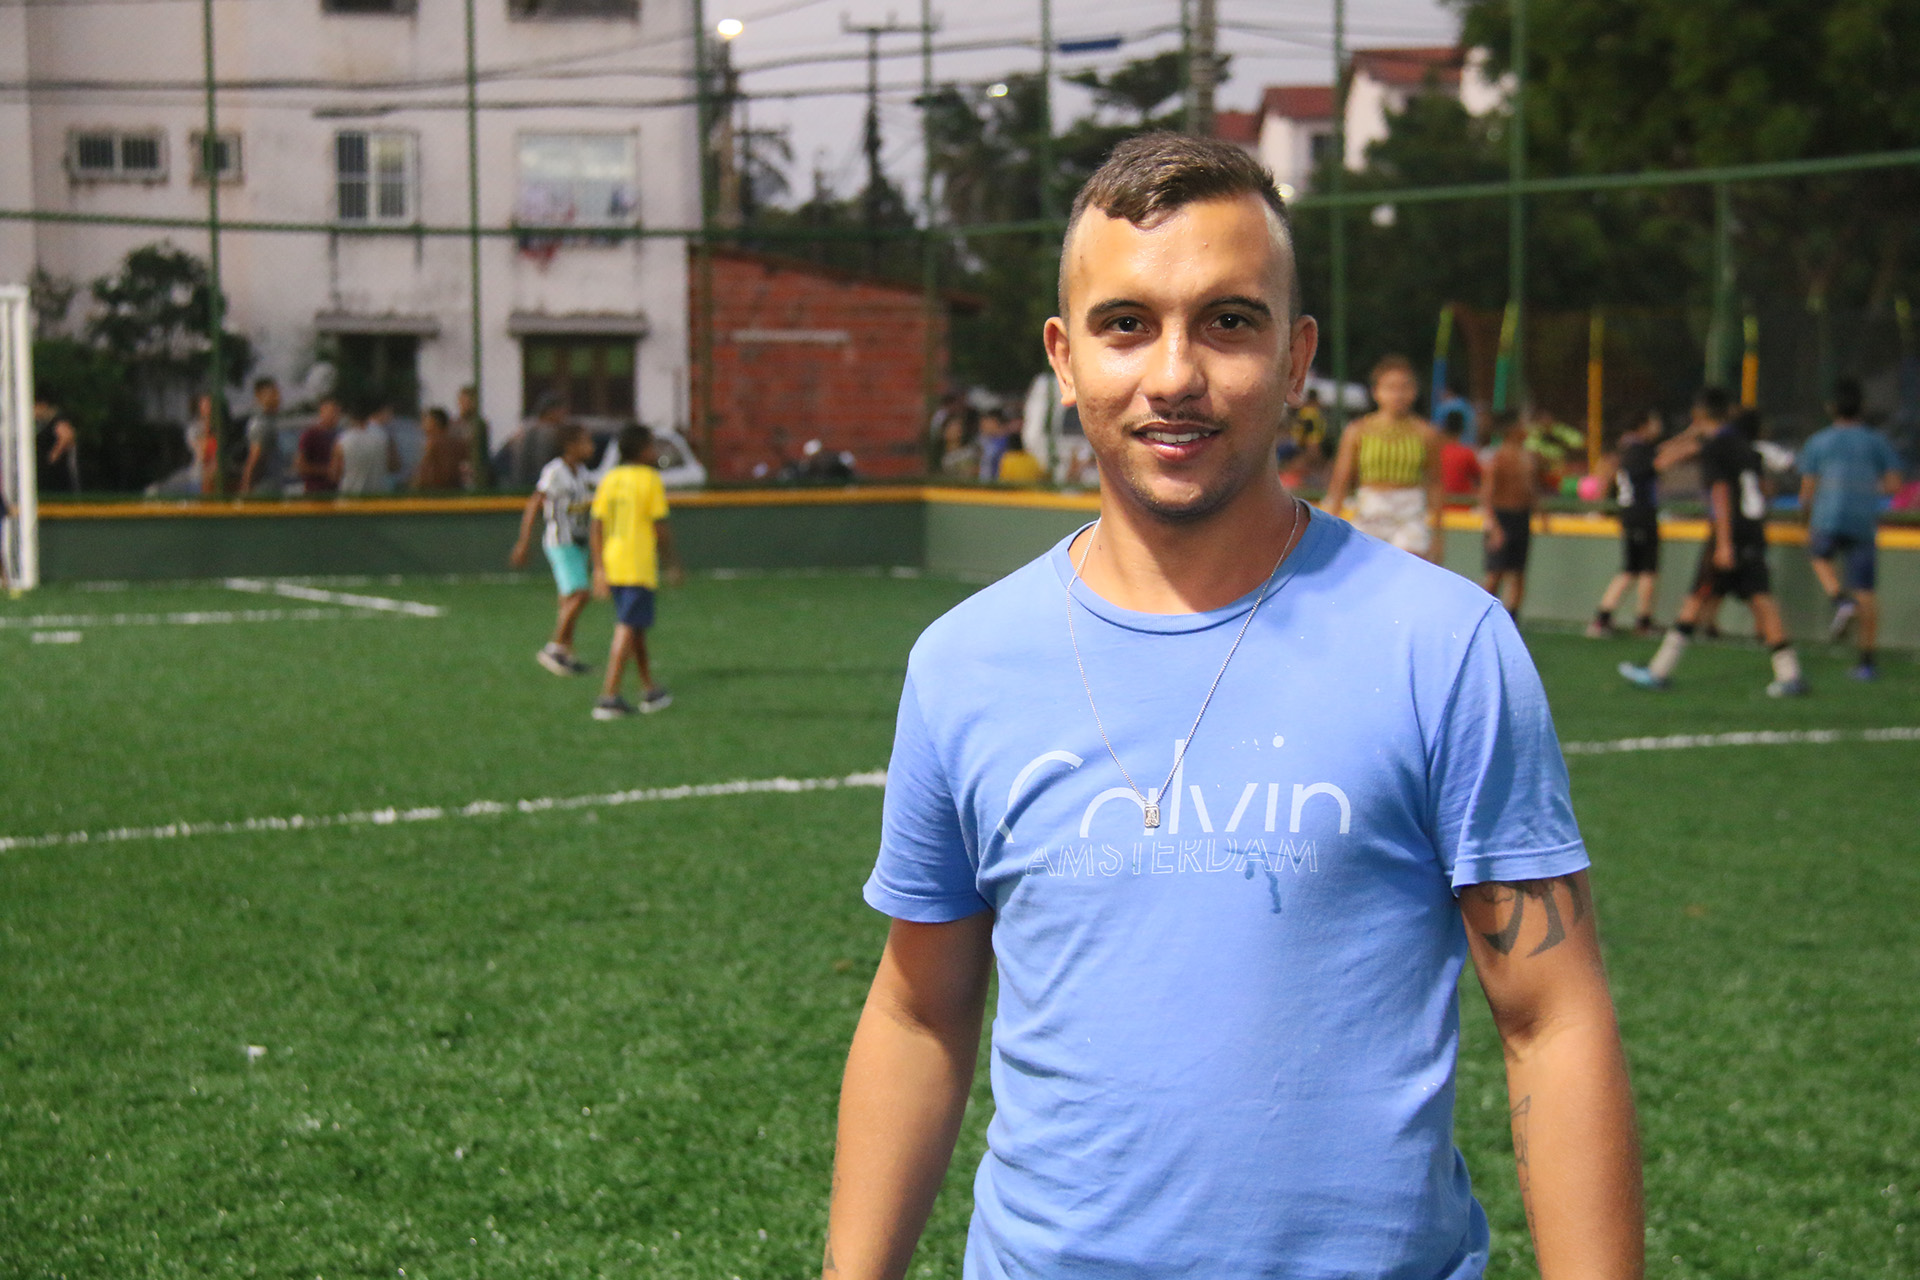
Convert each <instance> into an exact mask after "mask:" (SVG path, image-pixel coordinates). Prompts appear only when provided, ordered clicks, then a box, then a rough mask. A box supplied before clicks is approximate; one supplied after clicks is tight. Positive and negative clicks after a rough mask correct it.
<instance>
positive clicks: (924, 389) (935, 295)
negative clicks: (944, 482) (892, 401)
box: [920, 0, 944, 471]
mask: <svg viewBox="0 0 1920 1280" xmlns="http://www.w3.org/2000/svg"><path fill="white" fill-rule="evenodd" d="M934 30H935V24H934V20H933V0H920V143H921V156H920V217H921V219H922V221H923V222H924V223H925V225H924V226H923V227H922V228H921V236H920V323H921V326H922V328H923V330H924V331H925V339H924V341H923V342H922V344H921V350H920V401H921V405H920V409H921V415H920V420H921V422H922V423H925V424H927V425H929V426H931V424H932V422H933V411H934V409H935V407H936V406H937V405H938V404H939V402H940V368H939V360H940V348H941V345H942V338H943V337H944V325H943V324H942V319H943V315H942V308H941V306H940V257H939V250H940V244H939V241H938V240H936V239H935V238H934V233H933V227H934V219H935V212H934V207H933V151H934V145H933V33H934ZM925 444H926V453H927V470H928V471H933V470H934V469H935V468H936V467H938V465H939V462H940V452H941V449H942V443H941V441H939V440H936V439H933V438H932V437H931V436H929V437H928V439H927V440H926V441H925Z"/></svg>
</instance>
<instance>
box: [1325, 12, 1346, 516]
mask: <svg viewBox="0 0 1920 1280" xmlns="http://www.w3.org/2000/svg"><path fill="white" fill-rule="evenodd" d="M1346 175H1347V3H1346V0H1333V170H1332V172H1331V173H1329V174H1328V175H1327V177H1328V184H1327V185H1328V186H1329V187H1331V188H1332V193H1333V194H1334V195H1336V196H1337V195H1339V194H1340V189H1341V188H1342V187H1344V186H1345V185H1346ZM1327 214H1328V216H1329V217H1330V218H1331V219H1332V223H1331V230H1332V234H1331V235H1330V236H1329V237H1328V244H1327V248H1328V251H1329V256H1330V257H1331V258H1332V259H1333V280H1332V286H1333V288H1332V295H1333V296H1332V299H1331V305H1330V306H1329V308H1328V309H1329V310H1330V311H1331V313H1332V314H1331V315H1330V316H1329V317H1328V318H1329V319H1330V320H1331V321H1332V322H1333V323H1332V325H1331V328H1332V329H1333V335H1332V336H1333V403H1332V404H1331V405H1329V406H1328V410H1329V412H1328V420H1329V421H1331V422H1332V423H1333V437H1334V440H1335V441H1338V440H1339V438H1340V433H1341V432H1342V431H1345V430H1346V426H1347V394H1346V393H1347V211H1346V207H1345V206H1344V205H1342V204H1341V203H1340V202H1339V201H1338V200H1335V201H1334V202H1333V203H1332V204H1331V205H1329V206H1328V207H1327ZM1336 514H1337V513H1336Z"/></svg>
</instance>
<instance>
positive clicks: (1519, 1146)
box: [1509, 1094, 1539, 1238]
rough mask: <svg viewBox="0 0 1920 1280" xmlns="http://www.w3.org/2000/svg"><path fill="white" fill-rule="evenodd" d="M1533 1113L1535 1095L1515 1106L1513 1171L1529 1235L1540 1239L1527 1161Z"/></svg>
mask: <svg viewBox="0 0 1920 1280" xmlns="http://www.w3.org/2000/svg"><path fill="white" fill-rule="evenodd" d="M1532 1111H1533V1095H1532V1094H1528V1095H1527V1096H1526V1097H1524V1098H1522V1099H1520V1101H1518V1102H1516V1103H1515V1104H1514V1106H1513V1111H1512V1113H1511V1115H1510V1116H1509V1119H1510V1120H1511V1121H1512V1122H1513V1171H1514V1174H1515V1176H1516V1177H1518V1178H1519V1180H1520V1204H1521V1207H1522V1208H1524V1209H1525V1210H1526V1211H1527V1234H1528V1235H1531V1236H1534V1237H1536V1238H1537V1237H1538V1236H1539V1232H1538V1231H1537V1230H1536V1229H1535V1227H1534V1224H1533V1167H1532V1165H1530V1164H1529V1163H1528V1161H1527V1121H1528V1120H1529V1119H1530V1118H1531V1113H1532Z"/></svg>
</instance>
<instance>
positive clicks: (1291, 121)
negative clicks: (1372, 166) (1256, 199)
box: [1222, 45, 1506, 192]
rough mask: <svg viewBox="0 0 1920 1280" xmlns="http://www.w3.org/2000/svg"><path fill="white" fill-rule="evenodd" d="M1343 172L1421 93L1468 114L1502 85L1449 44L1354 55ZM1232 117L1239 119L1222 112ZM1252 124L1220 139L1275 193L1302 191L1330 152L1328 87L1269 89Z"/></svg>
mask: <svg viewBox="0 0 1920 1280" xmlns="http://www.w3.org/2000/svg"><path fill="white" fill-rule="evenodd" d="M1348 67H1349V70H1350V76H1349V79H1348V82H1347V109H1346V120H1345V125H1346V150H1345V159H1346V166H1347V168H1349V169H1360V168H1363V167H1365V165H1366V162H1367V148H1368V147H1370V146H1372V145H1373V144H1374V143H1376V142H1379V141H1380V140H1382V139H1383V138H1385V137H1386V136H1387V127H1388V124H1389V121H1390V119H1391V117H1392V116H1393V115H1395V114H1397V113H1399V112H1401V111H1405V110H1406V108H1407V103H1408V102H1409V101H1410V100H1411V99H1412V98H1414V97H1415V96H1416V95H1419V94H1422V93H1443V94H1446V95H1448V96H1450V97H1454V98H1457V99H1459V101H1460V104H1461V105H1462V106H1464V107H1465V108H1466V109H1467V111H1468V112H1469V113H1470V114H1472V115H1485V114H1487V113H1488V112H1490V111H1495V110H1498V109H1499V108H1500V107H1501V105H1502V104H1503V103H1504V102H1505V100H1506V90H1505V86H1504V85H1503V84H1502V83H1501V82H1500V81H1496V80H1490V79H1488V77H1487V75H1486V50H1484V49H1459V48H1455V47H1453V46H1450V45H1441V46H1431V47H1420V48H1410V49H1360V50H1356V51H1355V52H1354V53H1353V55H1352V57H1351V59H1350V60H1349V62H1348ZM1222 114H1223V116H1224V115H1233V116H1236V117H1237V116H1238V115H1239V114H1240V113H1222ZM1252 114H1253V115H1254V116H1256V117H1257V119H1253V120H1242V119H1238V118H1236V119H1233V120H1232V121H1230V122H1228V124H1229V127H1228V129H1227V130H1223V132H1222V136H1231V138H1232V140H1233V141H1236V142H1240V143H1241V145H1243V146H1245V147H1246V148H1247V149H1248V150H1249V151H1251V152H1252V153H1253V154H1254V155H1256V156H1258V157H1259V159H1260V162H1261V163H1262V164H1264V165H1266V166H1267V168H1268V169H1270V170H1272V172H1273V176H1274V179H1275V181H1277V182H1278V183H1280V185H1281V186H1282V187H1283V188H1291V189H1292V190H1294V191H1302V192H1304V191H1306V190H1308V189H1309V188H1310V187H1311V186H1312V185H1313V171H1314V168H1315V167H1316V166H1317V165H1318V164H1319V163H1320V162H1321V161H1322V159H1324V158H1325V156H1326V154H1327V153H1328V151H1329V150H1330V149H1331V148H1332V147H1333V145H1334V128H1333V124H1334V120H1333V116H1334V101H1333V88H1332V86H1330V85H1313V84H1290V85H1273V86H1270V87H1269V88H1268V89H1267V90H1266V92H1265V93H1264V94H1262V95H1261V99H1260V106H1259V109H1258V110H1257V111H1256V112H1254V113H1252Z"/></svg>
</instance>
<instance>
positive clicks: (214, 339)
mask: <svg viewBox="0 0 1920 1280" xmlns="http://www.w3.org/2000/svg"><path fill="white" fill-rule="evenodd" d="M200 56H201V63H202V67H203V70H204V71H205V74H206V100H207V101H206V105H207V122H206V133H205V134H204V136H202V137H201V139H200V170H201V173H202V174H203V175H204V176H205V178H206V180H207V384H208V385H207V394H208V397H209V398H210V399H211V401H212V404H213V413H212V417H211V418H210V420H209V421H208V423H207V429H208V430H209V431H210V432H212V433H213V439H214V461H213V483H214V490H215V492H218V493H224V492H225V491H226V477H225V475H224V474H223V473H222V471H221V467H222V466H223V464H224V463H225V462H226V459H227V452H228V449H229V447H230V445H231V441H230V440H229V439H228V436H229V434H230V432H229V430H228V427H227V394H226V388H227V362H226V353H225V351H224V350H223V344H222V342H221V340H220V335H221V332H222V330H224V329H225V327H226V315H225V312H226V305H225V297H224V290H223V288H222V285H221V275H220V127H219V126H220V120H219V112H218V110H217V109H216V108H215V105H214V99H215V92H214V70H213V0H200Z"/></svg>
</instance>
